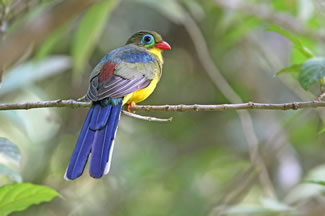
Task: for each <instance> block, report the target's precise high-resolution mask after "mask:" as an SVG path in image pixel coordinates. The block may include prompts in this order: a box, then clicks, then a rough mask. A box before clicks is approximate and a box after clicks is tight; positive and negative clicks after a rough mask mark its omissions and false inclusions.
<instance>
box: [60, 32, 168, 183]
mask: <svg viewBox="0 0 325 216" xmlns="http://www.w3.org/2000/svg"><path fill="white" fill-rule="evenodd" d="M169 49H171V47H170V45H169V44H168V43H167V42H165V41H163V39H162V37H161V36H160V35H159V34H158V33H156V32H152V31H140V32H137V33H135V34H134V35H132V36H131V37H130V38H129V39H128V40H127V42H126V45H124V46H122V47H120V48H117V49H114V50H112V51H111V52H109V53H108V54H106V55H105V56H104V57H103V58H102V59H101V61H100V62H99V63H98V64H97V65H96V67H95V68H94V69H93V71H92V73H91V76H90V84H89V88H88V92H87V95H86V99H87V100H89V101H92V106H91V108H90V110H89V112H88V114H87V117H86V120H85V122H84V125H83V127H82V129H81V132H80V135H79V138H78V140H77V144H76V146H75V149H74V151H73V154H72V157H71V160H70V163H69V165H68V168H67V170H66V173H65V179H67V180H73V179H76V178H78V177H79V176H81V175H82V173H83V171H84V168H85V166H86V163H87V161H88V158H89V160H90V165H89V174H90V176H92V177H93V178H101V177H102V176H103V175H105V174H107V173H108V172H109V170H110V164H111V159H112V152H113V148H114V139H115V134H116V130H117V124H118V121H119V118H120V114H121V109H122V106H123V105H127V106H128V108H130V107H131V106H133V105H134V104H136V103H138V102H141V101H143V100H145V99H146V98H147V97H148V96H149V95H150V94H151V93H152V92H153V91H154V89H155V88H156V85H157V83H158V82H159V80H160V77H161V74H162V65H163V58H162V51H163V50H169Z"/></svg>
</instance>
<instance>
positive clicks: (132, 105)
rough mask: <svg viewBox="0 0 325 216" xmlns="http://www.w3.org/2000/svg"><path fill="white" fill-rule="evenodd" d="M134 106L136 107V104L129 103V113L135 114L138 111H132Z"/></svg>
mask: <svg viewBox="0 0 325 216" xmlns="http://www.w3.org/2000/svg"><path fill="white" fill-rule="evenodd" d="M134 106H135V103H134V102H131V103H129V104H128V106H127V110H128V112H130V113H135V112H136V111H134V110H131V108H132V107H134Z"/></svg>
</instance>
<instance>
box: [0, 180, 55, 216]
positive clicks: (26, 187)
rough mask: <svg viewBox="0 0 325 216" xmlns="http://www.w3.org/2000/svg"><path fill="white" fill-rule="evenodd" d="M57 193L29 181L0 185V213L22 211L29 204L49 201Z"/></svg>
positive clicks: (6, 213)
mask: <svg viewBox="0 0 325 216" xmlns="http://www.w3.org/2000/svg"><path fill="white" fill-rule="evenodd" d="M56 196H59V194H58V193H57V192H56V191H55V190H53V189H51V188H49V187H46V186H42V185H33V184H30V183H23V184H12V185H6V186H3V187H0V215H8V214H10V213H12V212H14V211H22V210H24V209H26V208H28V207H29V206H31V205H34V204H39V203H41V202H49V201H51V200H52V199H53V198H54V197H56Z"/></svg>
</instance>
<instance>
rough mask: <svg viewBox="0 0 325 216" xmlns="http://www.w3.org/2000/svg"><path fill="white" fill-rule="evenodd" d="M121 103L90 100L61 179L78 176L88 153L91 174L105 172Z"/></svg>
mask: <svg viewBox="0 0 325 216" xmlns="http://www.w3.org/2000/svg"><path fill="white" fill-rule="evenodd" d="M121 109H122V103H119V104H116V105H115V104H114V105H110V104H109V105H107V106H104V107H103V106H101V105H100V104H99V103H96V104H93V106H92V107H91V108H90V110H89V112H88V115H87V117H86V120H85V123H84V125H83V128H82V130H81V132H80V136H79V138H78V141H77V144H76V147H75V149H74V152H73V154H72V157H71V161H70V163H69V166H68V168H67V171H66V174H65V179H67V180H73V179H76V178H78V177H79V176H80V175H81V174H82V173H83V171H84V168H85V165H86V163H87V160H88V156H89V153H90V151H91V156H90V168H89V173H90V175H91V176H92V177H94V178H100V177H102V176H103V174H107V172H108V170H109V164H110V159H111V154H112V151H113V146H114V138H115V133H116V129H117V124H118V121H119V116H120V113H121Z"/></svg>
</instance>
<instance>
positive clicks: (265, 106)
mask: <svg viewBox="0 0 325 216" xmlns="http://www.w3.org/2000/svg"><path fill="white" fill-rule="evenodd" d="M90 106H91V103H90V102H79V101H76V100H72V99H70V100H61V99H59V100H53V101H36V102H25V103H12V104H0V111H1V110H28V109H35V108H49V107H57V108H58V107H67V108H88V107H90ZM320 107H325V101H305V102H291V103H281V104H269V103H254V102H248V103H238V104H213V105H200V104H193V105H185V104H180V105H134V106H132V107H130V110H131V111H146V112H149V111H150V112H151V111H158V112H190V111H196V112H199V111H200V112H205V111H226V110H298V109H307V108H320Z"/></svg>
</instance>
